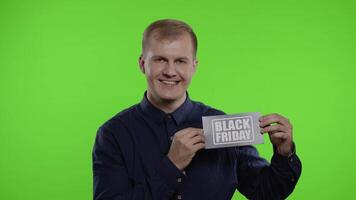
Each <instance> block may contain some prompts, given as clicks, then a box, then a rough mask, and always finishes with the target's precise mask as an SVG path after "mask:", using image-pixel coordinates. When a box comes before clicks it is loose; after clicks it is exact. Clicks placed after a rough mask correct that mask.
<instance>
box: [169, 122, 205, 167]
mask: <svg viewBox="0 0 356 200" xmlns="http://www.w3.org/2000/svg"><path fill="white" fill-rule="evenodd" d="M204 147H205V144H204V135H203V129H198V128H186V129H183V130H180V131H178V132H177V133H175V135H174V137H173V141H172V145H171V148H170V149H169V152H168V158H169V159H170V160H171V161H172V162H173V163H174V165H175V166H176V167H177V168H178V169H179V170H181V171H182V170H183V169H184V168H186V167H187V166H188V165H189V163H190V162H191V161H192V159H193V157H194V155H195V153H196V152H197V151H198V150H200V149H203V148H204Z"/></svg>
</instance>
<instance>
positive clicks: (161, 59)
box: [156, 58, 166, 62]
mask: <svg viewBox="0 0 356 200" xmlns="http://www.w3.org/2000/svg"><path fill="white" fill-rule="evenodd" d="M156 61H157V62H166V60H164V59H163V58H157V59H156Z"/></svg>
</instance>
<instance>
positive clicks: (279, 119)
mask: <svg viewBox="0 0 356 200" xmlns="http://www.w3.org/2000/svg"><path fill="white" fill-rule="evenodd" d="M273 123H278V124H282V125H284V126H288V127H290V126H291V125H290V122H289V120H288V119H287V118H285V117H283V116H281V115H279V114H269V115H265V116H262V117H261V118H260V127H265V126H268V125H271V124H273Z"/></svg>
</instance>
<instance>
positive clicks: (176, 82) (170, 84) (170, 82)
mask: <svg viewBox="0 0 356 200" xmlns="http://www.w3.org/2000/svg"><path fill="white" fill-rule="evenodd" d="M159 82H161V83H163V84H165V85H168V86H174V85H177V84H178V83H179V82H180V81H169V80H159Z"/></svg>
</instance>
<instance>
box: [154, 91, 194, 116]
mask: <svg viewBox="0 0 356 200" xmlns="http://www.w3.org/2000/svg"><path fill="white" fill-rule="evenodd" d="M186 98H187V94H186V93H185V94H184V96H182V97H181V98H179V99H176V100H172V101H169V100H167V101H164V100H160V99H157V98H154V96H153V95H152V94H150V93H147V99H148V100H149V101H150V103H152V105H154V106H155V107H156V108H158V109H160V110H162V111H163V112H165V113H172V112H174V111H175V110H177V108H179V106H181V105H182V104H183V103H184V101H185V99H186Z"/></svg>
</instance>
